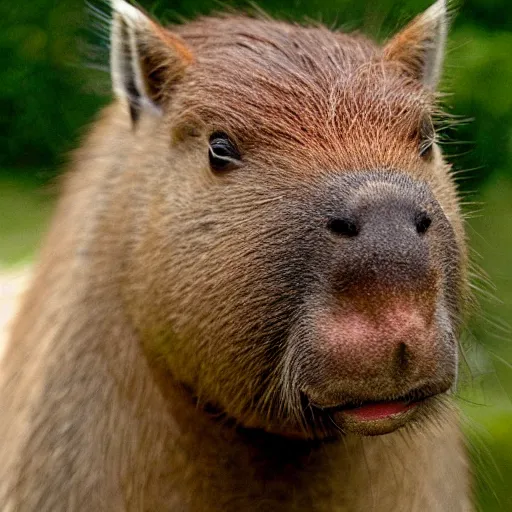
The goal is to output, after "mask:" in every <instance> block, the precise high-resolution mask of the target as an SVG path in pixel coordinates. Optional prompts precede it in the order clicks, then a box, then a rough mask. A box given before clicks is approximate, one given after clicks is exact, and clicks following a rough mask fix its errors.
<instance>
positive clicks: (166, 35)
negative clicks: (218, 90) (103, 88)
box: [111, 0, 193, 124]
mask: <svg viewBox="0 0 512 512" xmlns="http://www.w3.org/2000/svg"><path fill="white" fill-rule="evenodd" d="M192 61H193V56H192V53H191V52H190V51H189V50H188V48H187V47H186V45H185V44H184V43H183V42H182V41H181V40H180V38H179V37H177V36H175V35H173V34H171V33H170V32H168V31H167V30H166V29H164V28H163V27H161V26H160V25H158V24H157V23H155V22H154V21H152V20H151V19H150V18H149V17H148V16H146V15H145V14H143V13H142V12H141V11H139V10H138V9H136V8H135V7H133V6H131V5H130V4H128V3H127V2H125V1H123V0H114V1H113V17H112V29H111V72H112V84H113V89H114V92H115V94H116V95H117V96H118V97H120V98H123V99H125V100H127V102H128V105H129V109H130V115H131V118H132V121H133V123H134V124H136V123H137V121H138V119H139V117H140V116H141V114H142V113H143V112H144V111H145V110H146V111H150V112H152V113H160V112H161V111H162V109H163V107H164V103H165V101H166V100H167V98H168V96H170V95H171V94H172V90H173V86H174V85H176V84H177V83H178V82H179V81H180V80H181V79H182V78H183V76H184V74H185V72H186V69H187V67H188V65H189V64H190V63H191V62H192Z"/></svg>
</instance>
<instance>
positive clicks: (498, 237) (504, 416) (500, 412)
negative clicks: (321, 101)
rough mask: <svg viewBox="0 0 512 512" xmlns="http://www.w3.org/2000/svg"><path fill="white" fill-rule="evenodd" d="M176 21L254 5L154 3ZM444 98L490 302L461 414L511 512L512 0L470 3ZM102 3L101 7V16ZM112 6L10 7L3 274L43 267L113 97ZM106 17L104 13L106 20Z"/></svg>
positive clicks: (478, 316) (42, 3) (342, 12)
mask: <svg viewBox="0 0 512 512" xmlns="http://www.w3.org/2000/svg"><path fill="white" fill-rule="evenodd" d="M140 5H142V6H143V7H145V8H146V10H148V11H150V12H151V13H153V14H155V15H156V16H158V17H159V18H160V19H162V20H166V21H170V22H175V21H179V20H182V19H183V18H190V17H193V16H195V15H197V14H199V13H208V12H211V11H213V10H220V9H223V8H225V7H241V8H243V9H245V10H246V9H247V8H248V7H249V3H248V2H236V1H232V2H224V3H215V2H212V1H210V0H157V1H154V2H151V1H150V0H145V1H142V0H141V2H140ZM258 5H259V6H260V7H261V8H263V9H264V10H265V11H267V12H268V13H271V14H272V15H274V16H277V17H280V18H283V19H289V20H304V19H310V20H321V21H323V22H325V23H327V24H329V25H330V26H336V27H341V28H343V29H346V30H352V29H361V30H363V31H365V32H367V33H368V34H371V35H373V36H374V37H376V38H378V39H379V40H383V39H385V38H386V37H388V36H389V35H390V34H392V33H393V32H394V31H395V30H397V29H398V28H399V27H401V26H403V24H404V23H405V22H406V21H408V20H409V19H411V17H412V16H413V15H415V14H417V13H419V12H420V11H422V10H424V9H425V8H427V7H428V5H429V1H428V0H310V1H306V0H259V1H258ZM456 7H457V9H456V10H457V14H456V16H455V17H454V21H453V26H452V31H451V37H450V42H449V49H448V56H447V61H446V73H445V78H444V80H443V84H442V90H443V91H445V92H446V93H449V94H447V95H446V96H445V99H444V102H445V107H446V110H447V111H448V112H449V113H450V115H452V116H454V118H455V119H457V120H458V122H457V123H456V126H455V127H452V128H450V129H448V130H446V131H444V132H443V135H442V138H443V141H444V151H445V153H446V154H447V155H448V158H449V159H450V160H451V161H452V162H453V163H454V167H455V170H456V171H463V172H461V173H460V174H458V181H459V186H460V190H461V193H462V194H463V197H464V202H465V206H464V210H465V212H466V214H467V217H468V236H469V238H470V241H471V246H472V260H473V263H474V266H475V268H478V269H479V270H478V276H476V277H475V278H474V287H475V290H476V292H477V296H478V298H479V302H480V307H479V309H478V311H477V312H476V313H475V314H474V316H473V318H472V319H471V320H470V321H469V322H468V327H467V329H466V332H465V335H464V339H463V340H462V346H463V353H464V357H463V361H462V363H461V385H460V390H459V392H458V396H459V401H460V404H461V406H462V407H463V408H464V410H465V412H466V413H467V417H468V420H467V432H468V439H469V441H470V442H469V444H470V447H471V452H472V456H473V459H474V462H475V464H474V466H475V469H476V474H477V495H478V502H479V505H480V508H481V510H485V511H498V510H500V511H502V510H503V511H507V510H510V511H512V405H511V398H512V365H511V361H512V343H511V339H512V335H511V330H510V327H509V325H508V320H509V318H510V317H511V315H512V257H511V256H510V253H511V252H512V2H510V0H467V1H465V2H464V3H460V4H458V5H457V6H456ZM96 9H98V10H96ZM108 11H109V8H108V4H107V3H102V2H101V0H96V1H93V6H92V7H90V8H87V7H86V5H85V2H84V1H83V0H65V1H63V0H61V1H59V2H56V1H55V0H30V2H21V1H19V2H16V1H13V0H8V1H7V0H0V20H1V21H0V28H1V30H0V48H1V51H0V113H1V115H0V198H1V199H0V241H1V242H0V268H6V267H11V266H14V265H17V264H20V263H24V262H27V261H30V260H31V258H32V257H33V255H34V251H35V249H36V247H37V243H38V241H39V239H40V237H41V234H42V232H44V229H45V227H46V225H47V223H48V220H49V218H50V215H51V211H52V207H53V204H54V200H55V195H56V190H57V188H58V187H57V186H56V185H55V183H56V179H55V178H56V177H57V175H58V174H59V173H60V172H61V171H62V170H63V169H64V168H65V163H66V155H67V154H68V152H69V151H70V150H72V149H73V148H75V147H76V146H77V144H78V143H79V140H80V136H81V135H82V134H83V133H84V132H85V131H86V130H87V126H88V125H89V124H90V123H91V122H92V121H93V120H94V118H95V116H96V114H97V112H98V110H99V109H100V108H101V106H102V105H105V104H106V103H107V102H108V101H109V100H110V88H109V77H108V73H107V72H106V71H107V69H108V43H107V39H108V34H107V31H108V27H107V23H108V22H107V21H105V19H103V18H105V16H107V17H108ZM102 13H103V14H102Z"/></svg>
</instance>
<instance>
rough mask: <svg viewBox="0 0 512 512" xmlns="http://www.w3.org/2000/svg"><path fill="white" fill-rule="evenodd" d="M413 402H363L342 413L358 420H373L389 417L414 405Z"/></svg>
mask: <svg viewBox="0 0 512 512" xmlns="http://www.w3.org/2000/svg"><path fill="white" fill-rule="evenodd" d="M415 405H416V404H415V403H407V402H400V401H396V402H375V403H368V404H364V405H362V406H361V407H356V408H354V409H346V410H344V411H343V412H344V414H346V415H348V416H351V417H352V418H354V419H356V420H359V421H375V420H382V419H386V418H389V417H390V416H394V415H395V414H400V413H403V412H406V411H408V410H409V409H411V408H412V407H414V406H415Z"/></svg>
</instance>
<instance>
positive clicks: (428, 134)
mask: <svg viewBox="0 0 512 512" xmlns="http://www.w3.org/2000/svg"><path fill="white" fill-rule="evenodd" d="M435 138H436V132H435V129H434V125H433V123H432V119H430V118H425V119H424V120H423V121H422V123H421V127H420V157H421V158H423V159H424V160H429V159H430V158H431V156H432V150H433V148H434V142H435Z"/></svg>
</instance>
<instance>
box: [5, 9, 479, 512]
mask: <svg viewBox="0 0 512 512" xmlns="http://www.w3.org/2000/svg"><path fill="white" fill-rule="evenodd" d="M446 32H447V11H446V5H445V1H444V0H438V1H437V2H436V3H435V4H434V5H432V6H431V7H430V8H429V9H428V10H427V11H425V12H424V13H423V14H421V15H419V16H418V17H417V18H415V19H414V20H413V21H412V22H411V23H410V24H409V25H407V26H406V27H405V28H404V29H403V30H402V31H400V32H399V33H398V34H397V35H395V36H394V37H392V38H391V39H390V40H389V41H388V42H387V43H385V44H384V45H383V46H379V45H377V44H376V43H375V42H373V41H371V40H370V39H367V38H366V37H363V36H362V35H356V34H345V33H341V32H333V31H331V30H328V29H327V28H325V27H322V26H318V25H315V26H314V27H304V26H299V25H292V24H289V23H284V22H277V21H271V20H269V19H255V18H250V17H246V16H242V15H226V16H218V17H204V18H199V19H198V20H196V21H190V22H188V23H185V24H183V25H180V26H173V27H170V28H164V27H162V26H161V25H159V24H158V23H157V22H155V21H153V20H152V19H151V18H150V17H149V16H147V15H146V14H143V13H142V12H141V11H139V10H138V9H136V8H135V7H133V6H131V5H129V4H128V3H126V2H124V1H122V0H114V1H113V18H112V27H111V34H112V37H111V43H112V44H111V71H112V82H113V89H114V92H115V96H116V100H115V102H114V103H113V104H112V105H111V106H109V107H108V108H106V109H105V111H104V112H103V114H102V116H101V119H100V121H99V122H98V123H97V125H96V126H95V127H94V129H93V130H92V132H91V134H90V135H89V137H88V138H87V140H86V141H85V142H84V144H83V147H82V148H81V149H80V150H79V151H77V153H76V155H75V157H74V165H73V169H72V171H71V172H70V173H69V174H68V176H67V179H66V181H65V185H64V191H63V195H62V198H61V200H60V203H59V206H58V209H57V213H56V216H55V219H54V221H53V225H52V227H51V230H50V233H49V235H48V237H47V239H46V242H45V244H44V246H43V249H42V254H41V256H40V262H39V264H38V266H37V268H36V273H35V274H36V275H35V278H34V280H33V283H32V286H31V288H30V290H29V292H28V293H27V295H26V297H25V299H24V304H23V307H22V309H21V311H20V313H19V315H18V317H17V319H16V321H15V324H14V328H13V331H12V336H11V340H10V343H9V345H8V347H7V349H6V354H5V357H4V359H3V362H2V367H1V373H0V375H1V395H0V410H1V417H2V421H1V422H0V440H1V441H0V460H1V461H2V463H1V464H0V504H1V508H2V510H7V511H21V512H25V511H30V512H32V511H33V512H36V511H37V512H44V511H51V512H59V511H84V510H91V511H94V512H98V511H118V510H127V511H132V510H133V511H166V510H169V511H190V512H195V511H199V512H201V511H228V512H229V511H233V512H234V511H292V510H293V511H325V512H327V511H329V512H332V511H347V512H351V511H354V512H359V511H368V510H378V511H379V512H396V511H407V512H410V511H430V512H431V511H443V512H444V511H448V510H449V511H450V512H458V511H466V510H471V508H472V506H471V502H472V500H471V493H470V477H469V469H468V465H467V461H466V454H465V449H464V443H463V439H462V435H461V433H460V430H459V426H458V423H459V422H458V415H457V412H456V409H455V407H454V406H453V405H452V404H451V401H450V397H449V394H450V390H451V389H452V388H453V386H454V382H455V378H456V372H457V340H458V336H459V330H460V325H461V321H462V320H461V319H462V317H463V315H464V309H465V306H464V303H465V302H467V301H466V295H467V285H466V282H467V275H466V274H467V273H466V248H465V238H464V232H463V222H462V218H461V214H460V211H459V204H458V198H457V193H456V188H455V186H454V182H453V179H452V177H451V175H450V166H449V165H448V164H446V163H445V162H444V160H443V157H442V154H441V151H440V149H439V147H438V145H437V142H436V140H437V139H436V133H435V123H434V121H433V120H434V119H435V118H437V116H438V115H439V111H440V109H439V106H438V105H437V101H436V94H437V93H436V89H437V85H438V80H439V77H440V73H441V67H442V60H443V53H444V46H445V39H446ZM382 434H387V435H382Z"/></svg>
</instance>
